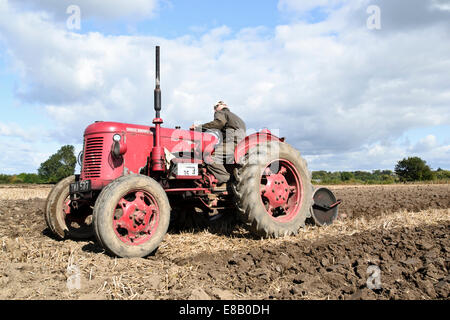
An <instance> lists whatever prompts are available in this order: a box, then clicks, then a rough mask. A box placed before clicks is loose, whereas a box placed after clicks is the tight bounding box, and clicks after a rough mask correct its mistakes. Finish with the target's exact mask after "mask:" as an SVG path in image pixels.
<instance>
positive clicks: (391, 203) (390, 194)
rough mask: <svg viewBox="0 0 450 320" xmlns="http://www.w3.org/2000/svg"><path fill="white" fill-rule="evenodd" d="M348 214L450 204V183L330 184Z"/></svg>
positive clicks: (433, 207) (376, 212) (378, 212)
mask: <svg viewBox="0 0 450 320" xmlns="http://www.w3.org/2000/svg"><path fill="white" fill-rule="evenodd" d="M329 188H330V189H331V190H333V192H334V193H335V195H336V198H338V199H342V200H343V202H342V205H341V206H340V208H339V211H340V212H342V213H345V214H346V215H347V216H348V217H354V218H357V217H361V216H365V217H368V218H370V217H375V216H378V215H380V214H381V213H383V212H396V211H400V210H406V211H412V212H418V211H421V210H426V209H442V208H450V185H449V184H435V185H433V184H431V185H385V186H382V185H376V186H345V187H343V186H335V187H333V186H331V187H329Z"/></svg>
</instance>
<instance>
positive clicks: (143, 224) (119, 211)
mask: <svg viewBox="0 0 450 320" xmlns="http://www.w3.org/2000/svg"><path fill="white" fill-rule="evenodd" d="M158 222H159V208H158V206H157V204H156V201H155V199H154V198H153V196H152V195H151V194H149V193H148V192H146V191H144V190H136V191H131V192H129V193H127V194H125V195H124V196H123V197H122V198H120V200H119V201H118V203H117V205H116V208H115V211H114V215H113V228H114V232H115V234H116V236H117V237H118V238H119V239H120V240H121V241H122V242H124V243H126V244H129V245H140V244H143V243H145V242H147V241H149V240H150V239H151V238H152V236H153V234H154V233H155V231H156V228H157V227H158Z"/></svg>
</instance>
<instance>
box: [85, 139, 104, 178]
mask: <svg viewBox="0 0 450 320" xmlns="http://www.w3.org/2000/svg"><path fill="white" fill-rule="evenodd" d="M102 153H103V137H95V138H87V139H86V143H85V146H84V162H83V174H84V178H85V179H89V178H100V172H101V167H102V165H101V164H102Z"/></svg>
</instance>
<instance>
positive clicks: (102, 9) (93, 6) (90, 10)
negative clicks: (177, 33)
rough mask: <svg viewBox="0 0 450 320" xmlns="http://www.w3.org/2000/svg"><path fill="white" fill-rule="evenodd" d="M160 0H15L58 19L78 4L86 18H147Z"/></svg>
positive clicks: (22, 7)
mask: <svg viewBox="0 0 450 320" xmlns="http://www.w3.org/2000/svg"><path fill="white" fill-rule="evenodd" d="M159 2H161V1H160V0H133V1H129V0H108V1H105V0H57V1H55V0H14V2H12V3H14V5H15V6H18V7H19V8H21V9H24V8H25V9H26V8H28V9H38V10H44V11H46V12H49V13H51V14H52V15H54V16H55V17H56V18H57V19H59V18H62V19H67V18H68V16H69V15H68V14H67V8H68V7H69V6H71V5H77V6H78V7H79V8H80V10H81V15H82V17H85V18H92V17H94V18H103V19H119V18H129V17H133V19H136V18H147V17H152V16H153V15H154V13H155V11H156V10H157V9H158V5H159Z"/></svg>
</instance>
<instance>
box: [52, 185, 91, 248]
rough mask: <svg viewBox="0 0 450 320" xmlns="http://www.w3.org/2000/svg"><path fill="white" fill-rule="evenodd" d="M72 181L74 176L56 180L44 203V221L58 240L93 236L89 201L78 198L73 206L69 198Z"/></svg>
mask: <svg viewBox="0 0 450 320" xmlns="http://www.w3.org/2000/svg"><path fill="white" fill-rule="evenodd" d="M74 181H75V176H69V177H67V178H65V179H63V180H61V181H60V182H58V183H57V184H56V185H55V186H54V187H53V189H52V190H51V191H50V193H49V195H48V197H47V201H46V204H45V222H46V223H47V226H48V228H49V229H50V231H51V232H52V233H53V234H54V235H55V237H56V238H58V239H59V240H62V239H65V238H71V239H77V240H83V239H89V238H91V237H92V236H93V230H92V225H91V222H92V221H91V220H92V208H91V207H90V203H89V202H88V201H85V200H80V201H77V205H76V206H74V203H72V201H71V200H70V196H69V186H70V184H71V183H73V182H74Z"/></svg>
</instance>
